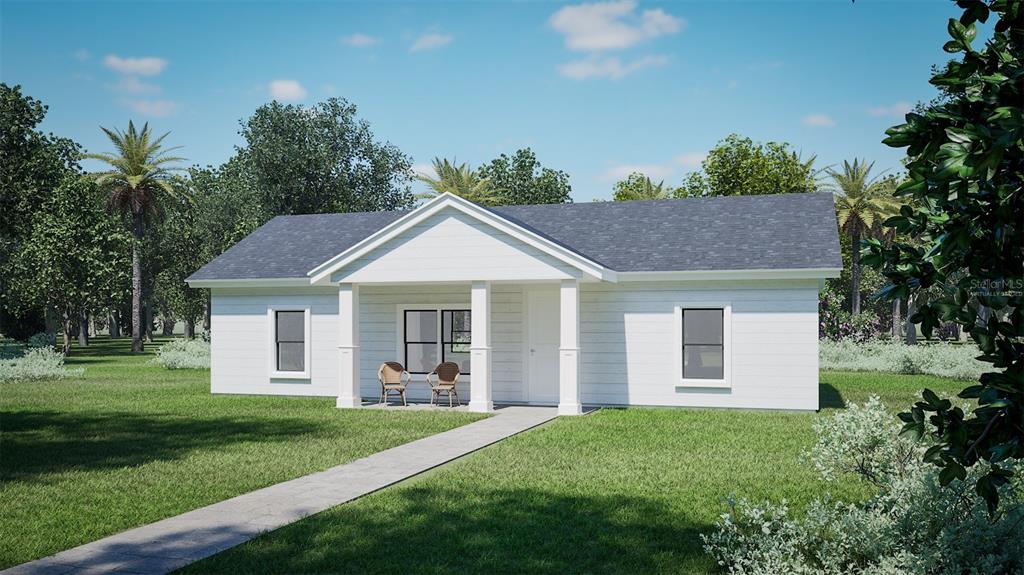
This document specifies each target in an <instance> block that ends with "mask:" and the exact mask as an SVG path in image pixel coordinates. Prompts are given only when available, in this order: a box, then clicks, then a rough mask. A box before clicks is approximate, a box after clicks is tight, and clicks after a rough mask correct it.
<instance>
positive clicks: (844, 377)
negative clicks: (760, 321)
mask: <svg viewBox="0 0 1024 575" xmlns="http://www.w3.org/2000/svg"><path fill="white" fill-rule="evenodd" d="M821 381H822V401H823V405H825V406H826V409H825V410H824V412H825V413H826V414H827V413H833V412H834V411H835V409H836V408H837V407H841V406H842V405H843V404H844V402H849V401H857V402H862V401H864V400H865V399H866V398H867V397H868V396H869V395H870V394H878V395H880V396H881V397H882V398H883V399H884V400H885V401H886V403H888V404H890V405H891V406H892V407H894V408H900V407H905V406H907V405H909V404H910V402H912V400H913V399H914V398H915V396H916V395H917V392H918V391H919V390H920V389H921V388H922V387H925V386H929V387H931V388H932V389H935V390H936V391H941V392H947V393H953V392H954V391H955V390H958V389H959V388H960V387H961V386H962V384H961V383H959V382H954V381H950V380H944V379H939V378H934V377H927V376H894V375H881V374H854V373H823V374H822V377H821ZM815 417H817V416H816V415H815V414H807V413H787V412H758V411H728V410H680V409H606V410H602V411H600V412H597V413H594V414H591V415H588V416H585V417H580V418H560V419H559V420H557V421H555V422H553V423H551V424H549V425H547V426H544V427H542V428H540V429H536V430H533V431H530V432H528V433H525V434H522V435H519V436H516V437H513V438H510V439H508V440H506V441H503V442H501V443H499V444H497V445H495V446H492V447H489V448H487V449H484V450H482V451H479V452H477V453H475V454H472V455H470V456H468V457H466V458H464V459H462V460H459V461H457V462H455V463H453V464H451V465H448V466H446V467H444V468H442V469H439V470H436V471H434V472H432V473H428V474H425V475H422V476H420V477H417V478H414V479H412V480H410V481H407V482H404V483H402V484H400V485H397V486H394V487H392V488H389V489H386V490H383V491H381V492H378V493H376V494H373V495H370V496H368V497H366V498H363V499H361V500H358V501H356V502H353V503H351V504H348V505H342V506H339V507H336V508H334V509H331V510H329V511H326V512H324V513H321V514H319V515H316V516H313V517H311V518H308V519H306V520H303V521H300V522H298V523H296V524H293V525H290V526H288V527H285V528H282V529H279V530H277V531H274V532H272V533H270V534H267V535H265V536H263V537H260V538H258V539H256V540H253V541H251V542H249V543H248V544H245V545H243V546H240V547H237V548H235V549H232V550H228V551H226V552H224V553H221V554H219V555H216V556H214V557H211V558H209V559H207V560H205V561H203V562H200V563H197V564H195V565H193V566H191V567H190V568H187V569H186V571H188V572H196V573H199V572H225V573H248V572H257V571H258V572H263V573H267V572H273V573H321V572H353V573H380V572H387V573H501V572H531V573H553V574H562V573H654V572H668V573H693V572H706V571H708V570H710V569H711V568H712V565H711V563H710V562H709V561H708V559H707V558H706V557H705V555H704V553H703V551H702V549H701V545H700V540H699V537H698V535H699V534H700V533H702V532H706V531H707V530H708V529H710V527H711V525H712V524H713V523H714V521H715V520H716V518H717V517H718V515H719V514H720V513H721V512H722V510H723V507H722V506H721V503H720V500H721V499H722V498H723V497H725V496H726V495H729V494H731V493H735V494H738V495H741V496H746V497H750V498H753V499H761V498H772V499H776V500H778V499H782V498H785V499H787V500H788V501H789V502H790V503H791V504H792V505H793V506H794V507H795V508H798V509H799V508H801V507H802V506H804V505H805V504H806V503H807V502H808V501H809V500H811V499H812V498H813V497H815V496H818V495H821V494H823V493H825V492H826V491H828V492H830V493H831V494H832V495H833V496H835V497H838V498H844V499H854V498H861V497H864V496H866V495H867V492H866V491H865V490H864V488H863V487H862V486H859V485H856V484H853V483H851V482H847V483H843V484H838V485H830V486H825V485H823V484H822V483H821V482H819V481H818V480H817V479H816V477H815V476H814V474H813V473H812V472H811V471H810V470H809V469H808V467H807V466H806V465H801V463H800V453H801V452H802V451H803V450H804V449H806V448H807V447H809V446H810V445H811V443H812V442H813V432H812V430H811V422H812V421H813V420H814V418H815Z"/></svg>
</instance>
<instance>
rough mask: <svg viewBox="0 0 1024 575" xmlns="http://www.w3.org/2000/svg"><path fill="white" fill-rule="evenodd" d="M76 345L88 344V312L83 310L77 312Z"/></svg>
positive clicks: (86, 345) (84, 345)
mask: <svg viewBox="0 0 1024 575" xmlns="http://www.w3.org/2000/svg"><path fill="white" fill-rule="evenodd" d="M78 346H79V347H88V346H89V314H88V313H86V311H85V310H82V311H80V312H78Z"/></svg>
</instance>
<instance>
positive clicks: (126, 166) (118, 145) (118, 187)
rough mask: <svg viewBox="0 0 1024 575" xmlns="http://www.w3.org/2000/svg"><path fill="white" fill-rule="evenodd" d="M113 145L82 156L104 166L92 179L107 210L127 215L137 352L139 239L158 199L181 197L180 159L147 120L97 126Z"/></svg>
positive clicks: (139, 335) (136, 347)
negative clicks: (111, 127)
mask: <svg viewBox="0 0 1024 575" xmlns="http://www.w3.org/2000/svg"><path fill="white" fill-rule="evenodd" d="M100 129H102V130H103V132H104V133H105V134H106V135H107V138H109V139H110V142H111V143H112V144H114V149H115V150H116V151H115V152H114V153H109V152H107V153H102V154H86V157H87V158H91V159H94V160H99V161H101V162H104V163H106V164H107V165H109V166H110V169H109V170H107V171H104V172H99V173H96V174H94V177H95V179H96V183H97V184H99V185H100V186H101V187H102V188H103V189H104V190H105V191H106V192H107V193H108V194H109V196H108V198H107V208H108V209H110V210H111V211H115V212H119V213H122V214H128V215H130V217H131V231H132V237H133V238H134V240H135V241H133V242H132V351H133V352H140V351H142V348H143V345H142V334H143V328H142V256H141V254H140V251H141V249H142V238H143V235H144V231H145V228H144V224H145V220H146V218H147V217H155V216H158V215H159V214H160V204H161V202H162V201H163V200H164V199H168V198H171V199H178V200H183V201H184V200H186V199H187V196H186V195H185V192H184V191H183V187H181V186H178V185H176V184H177V177H176V175H175V172H176V171H178V169H179V168H176V167H174V166H172V165H171V164H173V163H175V162H180V161H182V160H183V158H179V157H176V156H171V155H169V153H170V152H171V151H173V150H175V149H176V148H164V147H163V146H162V143H163V140H164V138H166V137H167V134H164V135H162V136H160V137H158V138H154V137H153V133H152V132H151V131H150V129H149V124H148V123H147V124H143V126H142V130H136V129H135V124H134V123H132V122H131V121H129V122H128V131H126V132H122V131H120V130H118V129H116V128H115V129H114V130H108V129H107V128H100Z"/></svg>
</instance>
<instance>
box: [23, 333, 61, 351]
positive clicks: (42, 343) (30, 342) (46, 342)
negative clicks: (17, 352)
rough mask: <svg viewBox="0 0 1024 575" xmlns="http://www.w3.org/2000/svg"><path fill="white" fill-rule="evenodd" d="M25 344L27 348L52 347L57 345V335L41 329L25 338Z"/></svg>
mask: <svg viewBox="0 0 1024 575" xmlns="http://www.w3.org/2000/svg"><path fill="white" fill-rule="evenodd" d="M25 345H26V346H28V347H29V348H37V347H54V346H56V345H57V336H56V335H54V334H49V333H46V332H45V331H41V332H39V333H37V334H35V335H33V336H32V337H30V338H28V339H27V340H25Z"/></svg>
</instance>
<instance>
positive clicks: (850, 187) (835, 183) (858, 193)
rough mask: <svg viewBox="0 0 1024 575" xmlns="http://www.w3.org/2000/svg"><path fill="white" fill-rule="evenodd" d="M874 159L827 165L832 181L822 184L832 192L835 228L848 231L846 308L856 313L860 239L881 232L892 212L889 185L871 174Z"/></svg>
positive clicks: (858, 297)
mask: <svg viewBox="0 0 1024 575" xmlns="http://www.w3.org/2000/svg"><path fill="white" fill-rule="evenodd" d="M874 165H875V163H874V162H871V163H867V162H864V161H861V160H856V159H855V160H854V161H853V163H852V164H851V163H850V162H848V161H845V160H844V161H843V169H842V171H838V170H833V169H831V168H829V169H828V171H827V173H828V175H829V176H831V178H832V181H831V182H829V183H828V184H826V187H827V188H828V189H830V191H832V193H833V194H834V195H835V202H836V217H837V218H838V220H839V228H840V229H841V230H842V231H843V233H846V234H849V236H850V243H851V246H852V247H851V260H852V265H851V266H850V267H851V269H850V284H851V289H850V311H851V313H853V314H854V315H856V314H859V313H860V277H861V269H860V241H861V239H862V238H865V237H870V236H873V235H878V234H880V233H881V226H882V222H883V221H885V219H886V218H888V217H889V216H890V215H892V214H893V213H894V212H895V209H896V207H895V206H896V204H895V202H894V200H893V196H892V186H891V185H890V183H889V182H888V181H887V180H880V179H879V178H880V176H881V174H879V175H877V176H874V177H872V176H871V168H873V167H874Z"/></svg>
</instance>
